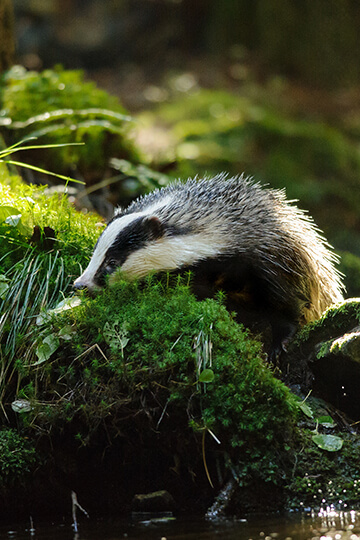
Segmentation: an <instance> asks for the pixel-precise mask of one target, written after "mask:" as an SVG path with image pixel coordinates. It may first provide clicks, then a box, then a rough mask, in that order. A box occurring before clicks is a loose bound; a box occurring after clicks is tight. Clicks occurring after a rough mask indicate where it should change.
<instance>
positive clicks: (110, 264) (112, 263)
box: [104, 259, 117, 274]
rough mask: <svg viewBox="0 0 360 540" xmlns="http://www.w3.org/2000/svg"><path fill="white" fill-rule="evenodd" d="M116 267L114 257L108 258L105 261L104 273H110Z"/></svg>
mask: <svg viewBox="0 0 360 540" xmlns="http://www.w3.org/2000/svg"><path fill="white" fill-rule="evenodd" d="M116 267H117V262H116V261H115V259H109V260H108V261H106V262H105V266H104V271H105V273H106V274H111V273H112V272H114V270H115V269H116Z"/></svg>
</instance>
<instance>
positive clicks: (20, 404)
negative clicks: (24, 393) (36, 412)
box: [11, 399, 32, 414]
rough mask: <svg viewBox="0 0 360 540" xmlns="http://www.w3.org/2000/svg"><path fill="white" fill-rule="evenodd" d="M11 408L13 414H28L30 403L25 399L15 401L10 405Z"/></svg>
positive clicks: (30, 407)
mask: <svg viewBox="0 0 360 540" xmlns="http://www.w3.org/2000/svg"><path fill="white" fill-rule="evenodd" d="M11 408H12V410H13V411H14V412H16V413H19V414H22V413H26V412H30V411H31V409H32V406H31V403H30V401H28V400H27V399H16V400H15V401H13V402H12V403H11Z"/></svg>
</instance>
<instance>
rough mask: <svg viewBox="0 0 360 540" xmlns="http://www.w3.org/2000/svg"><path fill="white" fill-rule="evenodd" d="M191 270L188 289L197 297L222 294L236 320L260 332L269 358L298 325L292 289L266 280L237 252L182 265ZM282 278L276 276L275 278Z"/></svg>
mask: <svg viewBox="0 0 360 540" xmlns="http://www.w3.org/2000/svg"><path fill="white" fill-rule="evenodd" d="M188 270H191V272H192V289H193V292H194V294H195V295H196V297H197V298H198V299H199V300H202V299H204V298H212V297H214V296H215V295H216V293H217V292H218V291H220V290H221V291H224V293H225V294H226V300H225V305H226V307H227V309H228V310H229V311H231V312H235V313H236V319H237V321H238V322H241V323H243V324H244V326H246V327H249V328H250V329H251V330H252V332H253V333H254V334H260V335H261V339H262V341H263V342H264V346H265V350H266V351H267V352H268V354H269V355H270V356H271V358H272V359H274V358H275V357H277V355H278V354H279V353H280V352H281V351H282V350H283V349H284V347H286V345H287V342H288V341H289V340H290V339H291V338H292V337H293V335H294V333H295V331H296V329H297V328H298V326H299V320H300V315H301V305H302V303H303V302H302V301H301V300H300V299H299V298H297V297H296V296H295V295H294V292H293V291H290V290H288V291H287V290H285V289H283V288H281V287H280V286H279V285H278V284H277V283H274V277H272V279H271V280H267V279H266V276H264V275H261V273H260V272H259V270H257V269H256V268H255V267H254V265H253V264H251V262H244V260H243V259H242V257H241V256H240V255H237V256H234V257H223V258H217V259H207V260H205V261H202V262H200V263H198V264H196V265H193V266H189V267H187V268H186V269H185V268H183V269H182V272H184V271H188ZM282 281H284V280H282V279H280V275H279V282H282Z"/></svg>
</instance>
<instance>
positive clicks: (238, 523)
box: [0, 508, 360, 540]
mask: <svg viewBox="0 0 360 540" xmlns="http://www.w3.org/2000/svg"><path fill="white" fill-rule="evenodd" d="M33 527H34V529H35V530H34V531H33V530H31V529H30V523H29V524H19V525H14V524H11V526H4V525H2V526H1V525H0V538H7V539H8V540H12V539H14V540H25V539H26V540H123V539H128V540H144V539H149V540H220V539H221V540H222V539H224V540H308V539H309V540H360V513H358V512H357V511H356V510H351V511H346V512H344V511H341V512H336V511H334V510H333V509H331V508H327V509H322V510H319V511H317V512H315V511H313V512H308V513H306V512H304V513H301V514H298V513H297V514H288V515H286V516H279V515H270V516H263V515H256V516H254V515H253V516H250V517H249V516H248V517H247V518H246V519H245V518H244V519H238V520H226V521H219V522H209V521H206V520H205V519H203V518H202V517H184V516H182V517H177V518H176V519H166V518H165V519H164V518H154V519H151V518H150V516H142V517H137V519H135V520H134V519H129V520H119V521H115V520H97V521H92V520H91V519H88V520H85V518H84V519H81V521H80V520H79V531H78V533H75V532H74V530H73V528H72V525H71V521H69V522H68V523H65V522H64V523H38V524H37V523H34V524H33Z"/></svg>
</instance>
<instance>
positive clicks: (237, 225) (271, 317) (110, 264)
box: [74, 175, 343, 348]
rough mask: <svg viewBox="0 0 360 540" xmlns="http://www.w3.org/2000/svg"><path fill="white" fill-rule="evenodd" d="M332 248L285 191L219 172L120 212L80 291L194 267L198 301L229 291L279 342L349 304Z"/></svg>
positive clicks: (237, 306)
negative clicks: (119, 278) (111, 280)
mask: <svg viewBox="0 0 360 540" xmlns="http://www.w3.org/2000/svg"><path fill="white" fill-rule="evenodd" d="M329 247H330V246H329V245H328V244H327V242H326V240H325V239H324V238H323V237H322V236H321V235H320V234H319V232H318V229H317V228H316V227H315V225H314V223H313V222H312V220H311V219H310V218H309V217H307V216H306V215H305V213H304V212H303V211H301V210H299V209H298V208H297V207H296V206H294V205H293V204H292V201H287V200H286V197H285V193H284V191H281V190H273V189H264V188H262V187H261V186H260V185H259V184H257V183H254V182H252V181H251V180H249V179H246V178H244V177H235V178H227V177H226V176H225V175H219V176H217V177H215V178H213V179H204V180H196V179H195V180H189V181H188V182H187V183H185V184H183V183H180V182H176V183H174V184H172V185H170V186H168V187H166V188H164V189H161V190H156V191H154V192H153V193H150V194H149V195H146V196H144V197H140V198H139V199H137V200H136V201H134V202H133V203H132V204H131V205H130V206H129V207H128V208H127V209H126V210H123V211H121V210H120V211H118V212H117V213H116V214H115V216H114V218H113V219H112V220H111V221H110V223H109V224H108V226H107V227H106V229H105V230H104V232H103V233H102V234H101V236H100V238H99V240H98V242H97V244H96V246H95V249H94V253H93V255H92V258H91V260H90V263H89V265H88V267H87V268H86V270H85V271H84V273H83V274H82V275H81V276H80V277H79V278H77V279H76V280H75V282H74V287H75V288H88V289H90V290H92V289H94V288H96V287H101V286H102V285H104V283H105V276H106V275H108V274H111V273H112V272H114V270H115V269H116V268H118V267H121V268H122V271H123V273H124V274H125V275H127V276H129V277H130V278H140V277H143V276H145V275H146V274H148V273H150V272H154V271H161V270H182V269H188V268H190V269H191V270H192V271H193V275H194V284H193V286H194V292H195V293H196V294H197V295H198V296H199V297H200V298H203V297H206V296H212V295H213V294H214V293H215V292H216V290H218V289H223V290H224V291H225V292H226V293H227V303H228V307H229V308H230V309H232V310H235V311H236V312H237V313H238V317H239V319H240V320H242V321H244V322H245V323H246V324H250V325H254V323H255V322H256V321H257V320H261V321H264V320H266V321H268V323H269V324H270V325H271V327H272V339H273V347H274V348H278V347H279V345H281V344H282V345H285V343H286V340H287V339H288V338H289V337H291V335H292V333H293V332H294V330H295V329H296V327H297V326H298V325H299V324H300V325H301V324H304V323H305V322H308V321H310V320H313V319H315V318H318V317H319V316H320V314H321V313H322V312H323V310H324V309H325V308H327V307H328V306H329V305H331V304H332V303H334V302H338V301H340V300H342V291H343V285H342V283H341V278H340V274H339V273H338V272H337V270H336V269H335V267H334V262H336V257H335V255H334V254H333V253H332V251H330V249H329Z"/></svg>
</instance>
